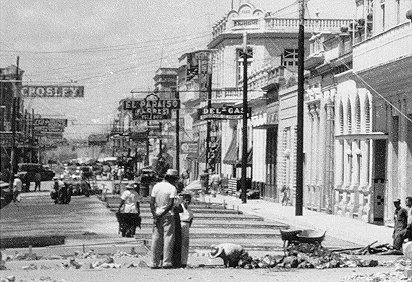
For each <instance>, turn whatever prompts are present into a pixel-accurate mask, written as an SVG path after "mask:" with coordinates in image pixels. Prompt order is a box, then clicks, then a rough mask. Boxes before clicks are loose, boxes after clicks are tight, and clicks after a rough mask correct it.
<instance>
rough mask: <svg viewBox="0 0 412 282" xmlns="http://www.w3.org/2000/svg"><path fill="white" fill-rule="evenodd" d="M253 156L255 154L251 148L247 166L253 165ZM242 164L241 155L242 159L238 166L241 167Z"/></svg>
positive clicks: (248, 152) (248, 153)
mask: <svg viewBox="0 0 412 282" xmlns="http://www.w3.org/2000/svg"><path fill="white" fill-rule="evenodd" d="M252 156H253V148H249V150H247V163H246V165H247V166H252ZM241 166H242V157H240V160H239V161H238V162H237V164H236V167H241Z"/></svg>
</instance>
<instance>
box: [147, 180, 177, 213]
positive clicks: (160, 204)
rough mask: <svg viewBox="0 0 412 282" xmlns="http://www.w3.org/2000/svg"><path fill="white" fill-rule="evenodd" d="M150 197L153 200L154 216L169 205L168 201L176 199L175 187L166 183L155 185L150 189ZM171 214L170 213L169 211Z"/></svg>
mask: <svg viewBox="0 0 412 282" xmlns="http://www.w3.org/2000/svg"><path fill="white" fill-rule="evenodd" d="M151 196H152V197H154V198H155V207H156V214H158V215H159V214H161V213H162V212H163V211H164V210H165V209H166V207H167V205H168V204H169V200H170V199H171V198H172V199H174V198H176V197H177V190H176V187H175V186H173V185H172V184H170V183H169V182H167V181H162V182H159V183H156V184H155V186H153V189H152V194H151ZM169 213H170V214H172V211H169Z"/></svg>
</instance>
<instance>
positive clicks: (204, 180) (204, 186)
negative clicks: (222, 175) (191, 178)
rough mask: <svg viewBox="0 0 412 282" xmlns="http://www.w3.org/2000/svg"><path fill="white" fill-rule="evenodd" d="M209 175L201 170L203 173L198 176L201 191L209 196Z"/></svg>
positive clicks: (206, 171)
mask: <svg viewBox="0 0 412 282" xmlns="http://www.w3.org/2000/svg"><path fill="white" fill-rule="evenodd" d="M208 182H209V173H208V170H207V169H205V170H203V173H202V174H201V175H200V184H201V185H202V190H203V191H204V192H205V194H209V183H208Z"/></svg>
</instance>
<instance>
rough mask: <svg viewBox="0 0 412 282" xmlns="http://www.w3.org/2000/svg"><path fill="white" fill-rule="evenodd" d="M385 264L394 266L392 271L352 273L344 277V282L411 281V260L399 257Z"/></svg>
mask: <svg viewBox="0 0 412 282" xmlns="http://www.w3.org/2000/svg"><path fill="white" fill-rule="evenodd" d="M387 266H393V267H395V270H394V271H390V272H376V273H372V274H353V275H351V276H348V277H346V278H345V280H344V281H346V282H355V281H356V282H380V281H391V282H398V281H399V282H400V281H406V282H412V263H411V260H409V259H405V258H400V259H398V260H396V261H394V262H391V263H390V264H389V265H387Z"/></svg>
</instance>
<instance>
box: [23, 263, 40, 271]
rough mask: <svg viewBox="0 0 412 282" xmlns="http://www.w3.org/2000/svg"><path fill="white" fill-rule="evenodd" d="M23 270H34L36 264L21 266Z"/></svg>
mask: <svg viewBox="0 0 412 282" xmlns="http://www.w3.org/2000/svg"><path fill="white" fill-rule="evenodd" d="M22 268H23V269H24V270H36V269H37V265H35V264H33V263H32V264H30V265H26V266H23V267H22Z"/></svg>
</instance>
